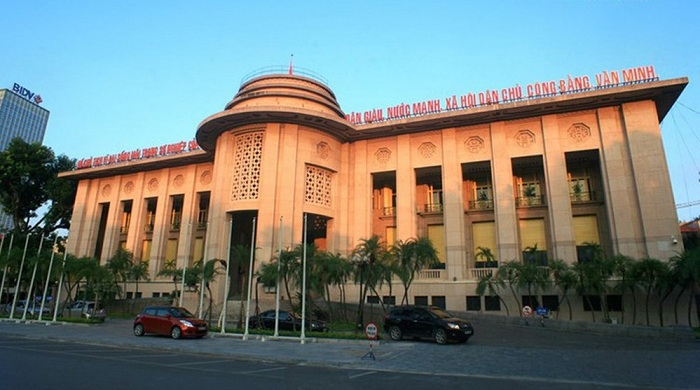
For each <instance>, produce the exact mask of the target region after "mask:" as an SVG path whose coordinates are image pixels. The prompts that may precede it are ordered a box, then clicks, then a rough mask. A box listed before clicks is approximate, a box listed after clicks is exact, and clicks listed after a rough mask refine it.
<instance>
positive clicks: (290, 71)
mask: <svg viewBox="0 0 700 390" xmlns="http://www.w3.org/2000/svg"><path fill="white" fill-rule="evenodd" d="M293 60H294V54H292V55H291V56H290V58H289V74H290V75H292V74H294V71H293V68H292V61H293Z"/></svg>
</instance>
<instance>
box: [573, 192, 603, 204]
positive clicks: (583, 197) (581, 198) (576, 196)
mask: <svg viewBox="0 0 700 390" xmlns="http://www.w3.org/2000/svg"><path fill="white" fill-rule="evenodd" d="M569 198H570V199H571V203H587V202H595V201H597V200H598V198H597V196H596V193H595V191H587V192H573V193H570V194H569Z"/></svg>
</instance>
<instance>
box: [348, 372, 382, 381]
mask: <svg viewBox="0 0 700 390" xmlns="http://www.w3.org/2000/svg"><path fill="white" fill-rule="evenodd" d="M376 373H377V371H366V372H362V373H359V374H356V375H350V379H357V378H359V377H362V376H366V375H372V374H376Z"/></svg>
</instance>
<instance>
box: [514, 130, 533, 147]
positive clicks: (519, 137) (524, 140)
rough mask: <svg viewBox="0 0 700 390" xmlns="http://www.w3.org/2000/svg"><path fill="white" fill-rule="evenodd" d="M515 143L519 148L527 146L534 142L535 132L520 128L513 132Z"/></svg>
mask: <svg viewBox="0 0 700 390" xmlns="http://www.w3.org/2000/svg"><path fill="white" fill-rule="evenodd" d="M515 143H516V144H518V146H520V147H521V148H529V147H530V146H532V145H533V144H534V143H535V133H533V132H532V131H530V130H527V129H525V130H520V131H518V132H517V133H516V134H515Z"/></svg>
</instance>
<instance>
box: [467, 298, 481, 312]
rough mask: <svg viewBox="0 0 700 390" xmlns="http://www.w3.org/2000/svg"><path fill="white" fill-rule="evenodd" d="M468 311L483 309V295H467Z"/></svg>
mask: <svg viewBox="0 0 700 390" xmlns="http://www.w3.org/2000/svg"><path fill="white" fill-rule="evenodd" d="M467 311H481V297H480V296H478V295H467Z"/></svg>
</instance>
